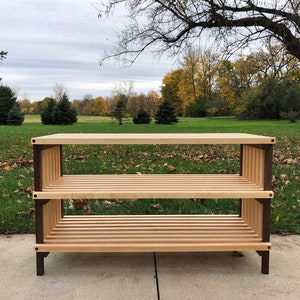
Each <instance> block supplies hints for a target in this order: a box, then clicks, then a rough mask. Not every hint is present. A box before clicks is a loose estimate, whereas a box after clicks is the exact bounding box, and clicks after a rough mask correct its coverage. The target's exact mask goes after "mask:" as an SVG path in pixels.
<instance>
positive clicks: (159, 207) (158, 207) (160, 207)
mask: <svg viewBox="0 0 300 300" xmlns="http://www.w3.org/2000/svg"><path fill="white" fill-rule="evenodd" d="M151 207H153V208H157V209H158V210H159V211H160V212H163V211H164V210H165V209H164V208H163V207H162V206H161V205H160V204H159V203H157V204H151Z"/></svg>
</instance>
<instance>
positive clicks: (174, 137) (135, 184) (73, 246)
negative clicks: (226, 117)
mask: <svg viewBox="0 0 300 300" xmlns="http://www.w3.org/2000/svg"><path fill="white" fill-rule="evenodd" d="M118 141H119V143H121V144H132V143H133V144H139V143H140V144H188V143H190V144H208V143H211V144H240V145H241V159H240V167H241V169H240V174H123V175H64V174H63V173H62V169H63V168H62V161H63V155H62V145H64V144H118ZM274 143H275V139H274V138H271V137H261V136H256V135H247V134H149V135H147V134H143V135H138V134H65V135H62V134H60V135H51V136H46V137H38V138H33V139H32V144H33V148H34V168H35V191H34V193H33V197H34V199H35V203H36V245H35V250H36V254H37V273H38V275H42V274H43V273H44V257H46V256H47V255H48V253H49V252H95V251H96V252H147V251H151V252H153V251H154V252H164V251H166V252H170V251H175V252H178V251H244V250H255V251H257V252H258V253H259V254H260V255H261V256H262V272H263V273H268V272H269V250H270V249H271V243H270V238H269V236H270V229H269V224H270V202H271V199H272V198H273V192H272V190H271V177H272V166H271V165H272V145H273V144H274ZM108 198H120V199H121V198H140V199H141V198H202V199H204V198H219V199H222V198H232V199H241V209H240V214H239V215H229V216H222V215H212V216H210V215H209V216H208V215H177V216H171V215H164V216H147V215H145V216H64V215H63V208H62V200H61V199H108Z"/></svg>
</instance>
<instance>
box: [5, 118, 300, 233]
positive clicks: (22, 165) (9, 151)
mask: <svg viewBox="0 0 300 300" xmlns="http://www.w3.org/2000/svg"><path fill="white" fill-rule="evenodd" d="M64 132H65V133H67V132H83V133H84V132H99V133H101V132H103V133H106V132H107V133H108V132H124V133H125V132H145V133H147V132H149V133H150V132H182V133H184V132H247V133H254V134H263V135H269V136H275V137H276V138H277V144H276V145H275V148H274V166H273V174H274V178H273V187H274V191H275V198H274V200H273V201H272V232H273V233H275V232H280V233H289V232H293V233H300V168H299V165H300V123H299V122H298V123H294V124H291V123H289V122H287V121H238V120H236V119H233V118H213V119H207V118H199V119H193V118H181V119H180V121H179V123H178V124H176V125H155V124H149V125H135V124H133V123H132V122H131V121H130V120H128V121H125V122H124V125H122V126H119V125H118V124H117V121H116V120H114V119H111V118H108V117H105V118H104V117H79V120H78V123H77V124H74V125H72V126H56V125H48V126H45V125H42V124H41V123H40V118H39V116H26V118H25V122H24V124H23V125H22V126H17V127H14V126H0V137H1V142H0V233H17V232H21V233H22V232H33V231H34V203H33V201H32V199H31V191H32V189H33V168H32V147H31V145H30V138H31V137H34V136H40V135H47V134H52V133H64ZM64 154H65V158H66V163H65V166H64V172H65V173H96V172H97V173H125V172H127V173H136V172H141V173H169V172H172V173H182V172H191V173H193V172H194V173H209V172H211V173H213V172H218V173H219V172H223V173H226V172H232V171H234V172H237V170H238V157H239V153H238V148H237V147H234V146H225V147H224V146H223V147H218V146H213V147H206V146H201V147H199V146H190V145H189V146H175V147H174V146H172V147H171V146H134V147H133V146H105V145H104V146H101V147H100V146H84V147H72V146H67V147H65V149H64ZM99 170H100V171H99ZM74 205H75V206H74ZM65 207H66V210H67V212H68V213H72V214H74V213H97V214H99V213H100V214H101V213H102V214H120V213H123V214H168V213H170V214H178V213H186V214H189V213H209V214H211V213H220V214H222V213H229V212H235V211H236V209H237V205H236V203H235V202H234V201H230V200H218V199H214V200H205V201H198V200H192V199H188V200H185V201H183V200H172V201H167V200H162V199H151V200H135V201H131V200H128V201H127V200H122V201H121V200H118V199H113V200H111V199H107V200H101V201H100V200H98V201H90V205H89V206H87V205H85V206H84V207H83V209H82V208H81V209H80V208H78V207H76V203H75V204H74V203H73V202H72V201H65ZM83 210H84V211H83Z"/></svg>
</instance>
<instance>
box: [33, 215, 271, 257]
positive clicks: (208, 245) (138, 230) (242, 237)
mask: <svg viewBox="0 0 300 300" xmlns="http://www.w3.org/2000/svg"><path fill="white" fill-rule="evenodd" d="M35 248H36V251H37V252H48V251H50V252H181V251H244V250H270V248H271V243H269V242H262V239H261V237H259V236H258V235H257V234H256V232H255V231H254V230H253V229H252V228H251V227H249V226H248V224H246V223H245V221H244V220H243V219H242V218H241V217H239V216H235V215H229V216H228V215H226V216H225V215H150V216H149V215H147V216H145V215H143V216H65V217H64V218H63V219H62V220H61V221H60V222H59V223H58V224H57V225H56V226H55V228H53V230H52V231H51V232H50V234H49V235H48V236H47V237H46V238H45V240H44V243H43V244H37V245H36V246H35Z"/></svg>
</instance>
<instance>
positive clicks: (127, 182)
mask: <svg viewBox="0 0 300 300" xmlns="http://www.w3.org/2000/svg"><path fill="white" fill-rule="evenodd" d="M33 197H34V199H66V198H68V199H107V198H119V199H120V198H133V199H136V198H177V199H178V198H272V197H273V192H272V191H264V190H263V188H262V187H259V186H258V185H256V184H254V183H252V182H251V181H249V180H247V179H246V178H244V177H242V176H239V175H231V174H230V175H203V174H160V175H159V174H143V175H136V174H131V175H129V174H126V175H125V174H123V175H68V176H63V177H60V178H59V179H58V180H55V181H53V182H52V183H51V184H49V185H48V186H47V187H44V188H43V190H42V192H39V191H35V192H34V193H33Z"/></svg>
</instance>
